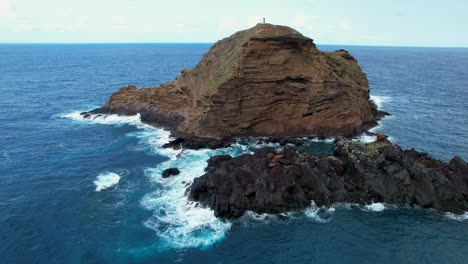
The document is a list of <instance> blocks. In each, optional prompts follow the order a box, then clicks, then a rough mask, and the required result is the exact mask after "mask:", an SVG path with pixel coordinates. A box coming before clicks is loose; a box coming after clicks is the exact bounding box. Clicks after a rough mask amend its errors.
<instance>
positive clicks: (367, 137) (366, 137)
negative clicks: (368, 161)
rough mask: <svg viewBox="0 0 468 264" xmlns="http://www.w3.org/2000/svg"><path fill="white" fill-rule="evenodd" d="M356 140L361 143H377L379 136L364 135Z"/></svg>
mask: <svg viewBox="0 0 468 264" xmlns="http://www.w3.org/2000/svg"><path fill="white" fill-rule="evenodd" d="M355 140H357V141H360V142H362V143H372V142H375V141H376V140H377V136H373V135H367V134H362V135H361V136H359V137H358V138H356V139H355Z"/></svg>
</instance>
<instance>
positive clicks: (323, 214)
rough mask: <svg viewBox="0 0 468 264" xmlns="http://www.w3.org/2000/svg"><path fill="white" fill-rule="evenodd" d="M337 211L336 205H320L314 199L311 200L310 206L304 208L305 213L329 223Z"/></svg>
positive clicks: (318, 220) (319, 220) (316, 219)
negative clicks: (328, 206) (327, 206)
mask: <svg viewBox="0 0 468 264" xmlns="http://www.w3.org/2000/svg"><path fill="white" fill-rule="evenodd" d="M334 212H335V208H334V207H330V208H325V207H318V206H317V205H316V204H315V202H314V201H312V202H311V204H310V206H309V207H308V208H307V209H305V210H304V214H305V215H306V216H307V217H309V218H312V219H313V220H315V221H317V222H319V223H327V222H329V221H330V216H331V215H332V214H333V213H334Z"/></svg>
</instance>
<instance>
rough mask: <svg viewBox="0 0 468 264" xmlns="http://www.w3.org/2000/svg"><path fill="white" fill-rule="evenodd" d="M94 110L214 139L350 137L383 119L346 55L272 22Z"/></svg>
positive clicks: (122, 91) (230, 39)
mask: <svg viewBox="0 0 468 264" xmlns="http://www.w3.org/2000/svg"><path fill="white" fill-rule="evenodd" d="M92 112H93V113H104V114H109V113H114V114H123V115H131V114H136V113H140V115H141V118H142V120H143V121H144V122H147V123H150V124H153V125H156V126H162V127H165V128H168V129H170V130H171V131H173V132H176V133H177V134H179V135H185V136H190V137H200V138H216V139H224V138H230V137H234V136H302V135H309V136H330V135H353V134H357V133H360V132H361V131H362V130H365V129H367V128H369V127H370V126H372V125H375V124H376V120H377V119H378V118H379V116H380V115H381V113H380V112H379V111H377V109H376V107H375V105H374V104H373V103H372V102H371V101H370V100H369V84H368V81H367V78H366V75H365V74H364V73H363V72H362V71H361V68H360V67H359V65H358V64H357V61H356V60H355V59H354V57H353V56H351V55H350V54H349V53H348V52H347V51H345V50H339V51H336V52H330V53H329V52H322V51H319V50H318V49H317V48H316V46H315V44H314V43H313V41H312V39H310V38H307V37H305V36H303V35H302V34H300V33H299V32H297V31H296V30H294V29H292V28H289V27H285V26H276V25H271V24H258V25H257V26H255V27H253V28H250V29H247V30H244V31H240V32H237V33H235V34H234V35H232V36H230V37H228V38H225V39H223V40H220V41H218V42H216V43H215V44H214V45H213V46H212V47H211V48H210V50H209V51H208V53H206V54H205V55H204V56H203V58H202V59H201V60H200V62H199V63H198V65H197V66H196V67H195V68H193V69H188V70H182V71H181V75H180V76H179V77H177V78H176V79H175V80H174V81H171V82H168V83H165V84H163V85H161V86H159V87H152V88H144V89H137V88H136V87H135V86H133V85H129V86H127V87H123V88H121V89H120V90H119V91H117V92H116V93H114V94H113V95H112V96H111V97H110V99H109V100H108V102H107V103H106V104H105V105H104V106H102V107H101V108H98V109H95V110H93V111H92Z"/></svg>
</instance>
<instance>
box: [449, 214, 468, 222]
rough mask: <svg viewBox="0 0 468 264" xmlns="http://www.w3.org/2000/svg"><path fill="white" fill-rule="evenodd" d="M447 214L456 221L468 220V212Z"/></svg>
mask: <svg viewBox="0 0 468 264" xmlns="http://www.w3.org/2000/svg"><path fill="white" fill-rule="evenodd" d="M445 216H446V217H448V218H450V219H452V220H455V221H466V220H468V212H465V213H463V214H454V213H446V214H445Z"/></svg>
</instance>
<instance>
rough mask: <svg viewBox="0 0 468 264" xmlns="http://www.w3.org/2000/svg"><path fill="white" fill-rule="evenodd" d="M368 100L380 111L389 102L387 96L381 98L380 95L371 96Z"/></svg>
mask: <svg viewBox="0 0 468 264" xmlns="http://www.w3.org/2000/svg"><path fill="white" fill-rule="evenodd" d="M370 99H371V100H372V101H373V102H374V103H375V105H377V108H379V109H382V108H383V107H384V104H385V103H387V102H389V101H390V100H391V97H389V96H381V95H371V96H370Z"/></svg>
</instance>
